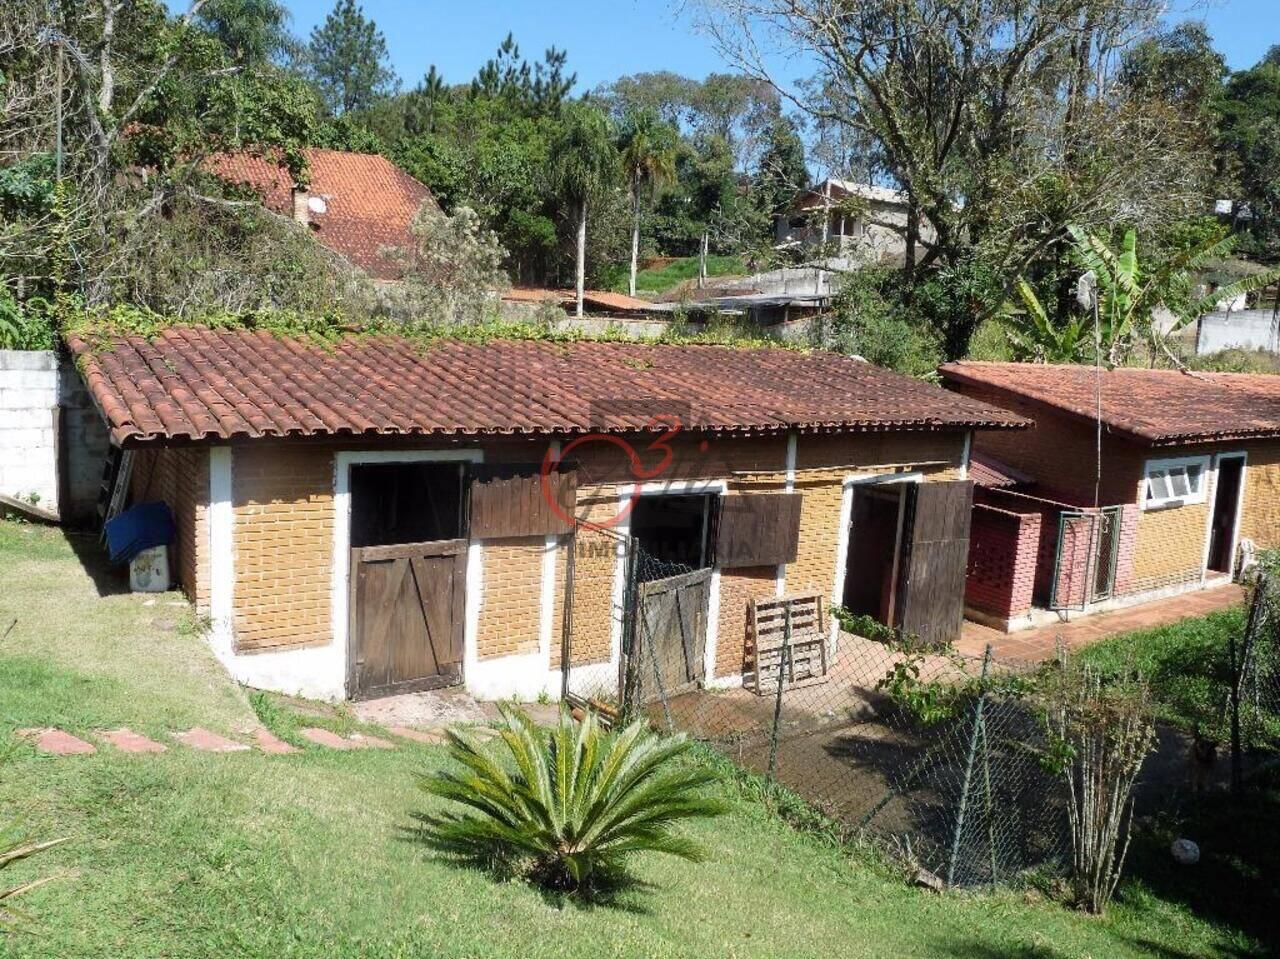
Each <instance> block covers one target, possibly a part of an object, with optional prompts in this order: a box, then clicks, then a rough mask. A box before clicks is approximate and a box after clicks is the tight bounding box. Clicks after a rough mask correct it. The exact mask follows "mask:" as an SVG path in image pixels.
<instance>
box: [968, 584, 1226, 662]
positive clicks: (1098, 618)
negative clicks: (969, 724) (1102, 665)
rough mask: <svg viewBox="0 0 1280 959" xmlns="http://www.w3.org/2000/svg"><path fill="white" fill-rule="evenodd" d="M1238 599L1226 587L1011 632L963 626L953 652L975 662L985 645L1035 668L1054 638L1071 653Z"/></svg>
mask: <svg viewBox="0 0 1280 959" xmlns="http://www.w3.org/2000/svg"><path fill="white" fill-rule="evenodd" d="M1243 599H1244V592H1243V590H1242V589H1241V588H1240V587H1239V586H1237V585H1235V584H1234V583H1231V584H1228V585H1226V586H1215V587H1214V588H1213V589H1201V590H1196V591H1195V592H1191V593H1183V594H1182V595H1181V596H1173V597H1171V598H1169V599H1159V600H1154V601H1153V602H1150V603H1143V604H1141V605H1138V606H1130V607H1128V608H1126V609H1117V610H1114V611H1112V612H1109V613H1098V614H1095V615H1093V616H1083V617H1081V618H1080V619H1075V620H1071V621H1069V622H1065V623H1054V624H1053V625H1051V626H1041V627H1038V628H1036V629H1026V630H1022V631H1020V632H1017V633H1002V632H1000V630H998V629H992V628H991V627H989V626H982V625H980V624H979V623H973V622H968V621H966V622H965V624H964V629H963V631H962V632H961V635H960V639H959V641H958V642H957V643H956V649H957V650H958V651H959V652H961V653H963V654H965V655H967V656H975V657H981V656H982V653H983V650H984V649H985V648H986V646H987V644H988V643H990V644H991V653H992V655H993V656H995V658H996V659H1003V660H1014V661H1019V662H1029V663H1038V662H1043V661H1044V660H1046V659H1049V658H1051V657H1053V656H1054V655H1055V654H1056V651H1057V644H1058V640H1059V639H1061V640H1062V642H1064V643H1065V644H1066V646H1067V649H1069V650H1076V649H1080V648H1081V647H1082V646H1088V645H1089V644H1090V643H1096V642H1097V641H1098V640H1101V639H1106V638H1107V637H1109V636H1115V635H1117V634H1119V633H1129V632H1133V631H1134V630H1138V629H1152V628H1154V627H1157V626H1167V625H1168V624H1170V623H1176V622H1178V621H1179V620H1182V619H1187V618H1189V617H1192V616H1207V615H1208V614H1209V613H1212V612H1216V611H1217V610H1220V609H1226V608H1228V607H1229V606H1235V605H1237V604H1239V603H1240V602H1242V601H1243Z"/></svg>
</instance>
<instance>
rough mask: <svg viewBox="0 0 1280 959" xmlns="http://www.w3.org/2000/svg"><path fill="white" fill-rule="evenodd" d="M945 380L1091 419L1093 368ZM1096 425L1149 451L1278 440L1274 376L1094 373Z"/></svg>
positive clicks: (1027, 367) (965, 367)
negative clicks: (1186, 445)
mask: <svg viewBox="0 0 1280 959" xmlns="http://www.w3.org/2000/svg"><path fill="white" fill-rule="evenodd" d="M939 372H940V373H941V374H942V377H943V379H944V380H946V381H949V382H951V383H955V384H971V385H976V386H981V387H988V388H992V389H995V390H1000V391H1003V392H1006V393H1010V394H1013V395H1015V396H1020V397H1024V398H1025V399H1029V400H1032V401H1034V402H1037V403H1043V404H1044V405H1046V406H1049V407H1052V408H1053V409H1055V410H1060V411H1062V412H1065V413H1068V414H1071V415H1073V416H1079V417H1083V418H1085V419H1088V420H1090V421H1093V420H1094V419H1095V414H1096V409H1097V385H1098V379H1099V378H1098V377H1096V376H1095V372H1094V368H1093V367H1092V366H1057V365H1051V364H1044V363H972V362H961V363H947V364H945V365H943V366H941V367H939ZM1100 380H1101V396H1102V421H1103V423H1104V424H1105V425H1106V426H1108V427H1109V428H1110V429H1111V430H1112V431H1114V432H1117V433H1122V434H1125V435H1127V436H1129V437H1130V438H1131V439H1133V440H1136V441H1138V442H1141V443H1146V444H1149V445H1152V446H1167V445H1175V444H1179V443H1193V442H1205V441H1214V440H1230V439H1245V438H1254V437H1257V438H1261V437H1280V376H1268V375H1265V374H1248V373H1183V372H1180V371H1178V370H1148V369H1130V368H1123V367H1122V368H1120V369H1114V370H1103V371H1102V373H1101V376H1100Z"/></svg>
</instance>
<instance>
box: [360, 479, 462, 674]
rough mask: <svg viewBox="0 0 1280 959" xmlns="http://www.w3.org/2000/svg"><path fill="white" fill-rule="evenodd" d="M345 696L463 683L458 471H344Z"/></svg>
mask: <svg viewBox="0 0 1280 959" xmlns="http://www.w3.org/2000/svg"><path fill="white" fill-rule="evenodd" d="M350 469H351V474H350V513H351V528H350V535H351V565H350V570H351V583H350V595H351V612H350V615H351V624H350V635H351V648H350V651H349V662H348V685H347V688H348V692H349V695H351V696H352V698H362V697H374V696H386V695H391V694H394V693H401V692H410V691H413V690H418V689H432V688H436V687H440V686H450V685H454V684H456V683H459V682H461V681H462V660H463V622H464V615H463V601H464V597H465V591H466V587H465V582H466V559H467V552H466V549H467V543H466V539H465V529H466V503H467V499H466V491H467V482H466V480H467V467H466V464H464V463H460V462H394V463H358V462H357V463H354V464H352V465H351V467H350Z"/></svg>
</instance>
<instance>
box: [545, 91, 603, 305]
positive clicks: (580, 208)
mask: <svg viewBox="0 0 1280 959" xmlns="http://www.w3.org/2000/svg"><path fill="white" fill-rule="evenodd" d="M609 127H610V125H609V118H608V117H607V116H605V115H604V114H603V113H601V112H600V111H599V110H597V109H596V108H595V107H593V106H591V105H590V104H587V103H573V104H569V105H567V106H566V107H565V108H564V112H563V114H562V117H561V122H560V129H559V130H558V131H557V134H556V137H555V139H554V140H553V141H552V144H551V170H550V178H551V186H552V189H553V190H554V192H555V193H556V194H557V195H558V196H559V197H560V199H561V200H563V201H564V202H565V203H566V204H568V206H569V207H570V209H571V210H572V211H573V212H574V214H575V215H576V216H577V224H578V236H577V291H578V309H577V315H578V316H582V293H583V287H584V286H585V281H586V271H587V209H588V207H590V205H591V204H592V203H594V202H595V201H596V199H598V198H599V197H600V195H601V194H602V193H604V191H605V190H606V189H607V188H608V187H609V185H610V184H611V183H613V182H615V172H616V170H617V164H618V151H617V150H616V149H615V148H614V145H613V137H612V135H611V130H610V128H609Z"/></svg>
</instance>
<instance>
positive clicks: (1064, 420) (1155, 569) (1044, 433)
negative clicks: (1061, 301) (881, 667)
mask: <svg viewBox="0 0 1280 959" xmlns="http://www.w3.org/2000/svg"><path fill="white" fill-rule="evenodd" d="M939 372H940V373H941V374H942V378H943V382H944V384H945V385H946V386H947V387H949V388H950V389H952V390H954V391H956V392H957V393H961V394H963V395H965V396H968V397H970V398H972V399H975V400H978V401H980V402H984V403H991V404H994V405H998V406H1001V407H1003V408H1005V409H1007V410H1009V411H1011V412H1014V413H1017V414H1019V415H1020V416H1022V417H1024V418H1026V419H1029V420H1032V421H1034V424H1035V425H1034V426H1033V427H1032V428H1031V429H1030V430H1027V431H1024V432H1022V433H1019V434H1018V435H1017V436H1016V438H1015V437H1013V436H1012V435H1002V434H999V433H995V432H984V433H981V434H978V435H977V436H975V439H974V448H973V463H974V467H973V469H972V471H971V475H972V476H973V478H974V480H975V482H976V483H977V486H978V489H977V492H976V495H975V503H976V505H975V507H974V519H973V530H972V536H971V552H970V568H969V574H968V598H967V602H968V605H969V607H970V613H971V615H973V616H974V617H975V618H980V619H983V620H985V621H993V622H994V623H995V624H997V625H1002V626H1004V627H1005V628H1017V627H1019V626H1025V625H1031V624H1033V623H1034V622H1036V621H1038V620H1039V619H1043V618H1045V616H1043V615H1042V614H1043V613H1046V612H1048V611H1056V612H1057V613H1059V614H1061V613H1063V612H1072V611H1075V612H1087V611H1096V610H1100V609H1105V608H1110V607H1114V606H1117V605H1127V604H1130V603H1134V602H1141V601H1144V600H1146V599H1154V598H1158V597H1161V596H1166V595H1170V594H1173V593H1178V592H1182V591H1185V590H1192V589H1200V588H1204V587H1209V586H1214V585H1218V584H1220V583H1225V582H1229V581H1230V580H1231V579H1232V577H1233V575H1235V574H1236V573H1237V571H1238V570H1239V568H1240V565H1241V562H1242V561H1243V560H1244V559H1245V558H1247V556H1248V555H1249V554H1250V553H1251V552H1252V551H1254V550H1259V549H1270V548H1274V547H1278V546H1280V377H1275V376H1265V375H1250V374H1234V373H1184V372H1179V371H1176V370H1151V369H1125V368H1121V369H1111V370H1106V369H1104V370H1095V369H1094V368H1093V367H1089V366H1059V365H1046V364H1028V363H979V362H959V363H949V364H946V365H944V366H942V367H941V368H940V370H939ZM1099 423H1101V434H1099Z"/></svg>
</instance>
